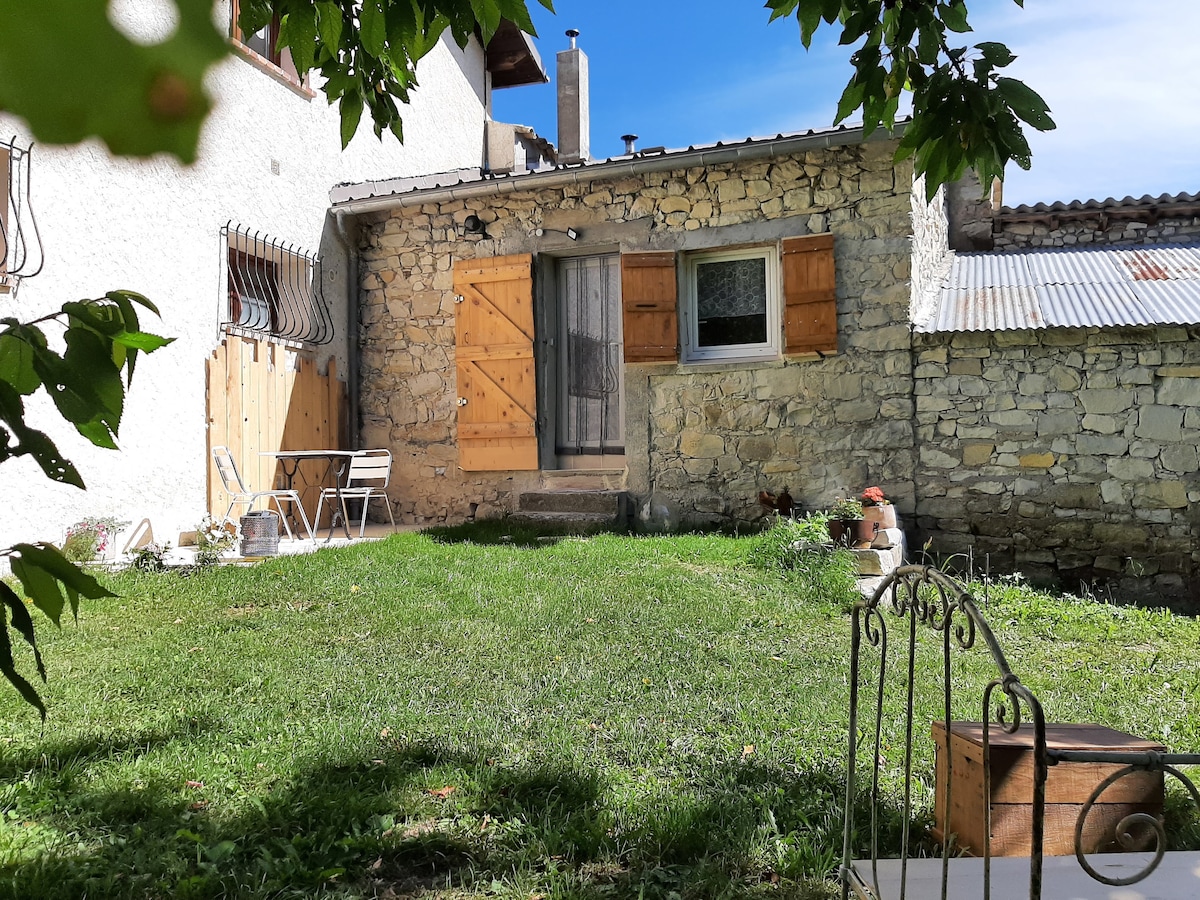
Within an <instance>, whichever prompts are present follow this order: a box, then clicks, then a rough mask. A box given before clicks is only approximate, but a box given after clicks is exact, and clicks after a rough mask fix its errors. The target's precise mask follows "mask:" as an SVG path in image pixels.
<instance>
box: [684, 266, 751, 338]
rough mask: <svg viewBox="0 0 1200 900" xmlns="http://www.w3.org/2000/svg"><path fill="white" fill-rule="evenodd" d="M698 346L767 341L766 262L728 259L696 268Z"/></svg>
mask: <svg viewBox="0 0 1200 900" xmlns="http://www.w3.org/2000/svg"><path fill="white" fill-rule="evenodd" d="M696 319H697V325H698V329H697V330H698V332H699V333H698V341H699V346H701V347H722V346H728V345H731V344H761V343H763V342H765V341H766V339H767V261H766V260H765V259H763V258H762V257H756V258H752V259H727V260H719V261H714V262H702V263H700V264H698V265H697V266H696Z"/></svg>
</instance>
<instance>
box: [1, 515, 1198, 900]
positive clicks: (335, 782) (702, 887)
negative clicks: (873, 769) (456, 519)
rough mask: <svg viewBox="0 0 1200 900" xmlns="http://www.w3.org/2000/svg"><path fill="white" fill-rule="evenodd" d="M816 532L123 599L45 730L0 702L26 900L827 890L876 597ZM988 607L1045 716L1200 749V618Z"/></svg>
mask: <svg viewBox="0 0 1200 900" xmlns="http://www.w3.org/2000/svg"><path fill="white" fill-rule="evenodd" d="M787 527H788V528H796V527H801V528H802V527H803V526H790V525H789V526H787ZM793 537H794V535H793V534H792V532H790V531H783V530H774V531H772V532H768V533H767V534H765V535H762V536H757V537H743V538H734V537H722V536H700V535H693V536H680V537H671V538H667V537H661V538H639V537H629V536H612V535H598V536H593V537H590V538H587V539H579V538H571V537H561V536H560V537H557V538H552V539H550V540H539V535H537V534H535V533H532V532H516V531H512V530H511V529H508V528H505V527H503V526H501V525H493V526H489V527H486V528H482V529H479V528H477V529H474V530H453V529H448V530H441V531H437V532H431V533H427V534H424V535H415V534H412V535H399V536H396V537H393V538H391V539H389V540H388V541H385V542H382V543H377V544H364V545H359V546H354V547H350V548H345V549H338V550H327V551H323V552H322V553H319V554H317V555H315V556H312V557H305V558H282V559H277V560H271V561H268V562H266V563H263V564H261V565H258V566H256V567H253V568H248V569H237V568H222V569H219V570H213V571H204V572H200V573H197V574H194V575H193V576H191V577H188V578H180V577H179V576H177V575H173V574H147V573H137V572H126V573H122V574H120V575H117V576H113V577H112V578H111V582H112V587H113V588H114V589H115V590H117V591H118V592H119V593H120V594H121V597H120V598H118V599H113V600H109V601H104V602H95V603H90V604H88V605H87V606H86V607H85V608H84V611H83V615H82V617H81V619H80V622H79V624H78V626H68V627H66V628H64V629H63V631H62V632H51V631H50V630H46V632H45V633H44V636H43V639H44V641H45V655H46V658H47V660H48V663H49V666H50V669H51V672H50V683H49V685H48V687H47V688H46V691H45V697H46V699H47V701H48V703H49V706H50V719H49V721H48V723H47V725H46V726H45V729H44V730H43V729H42V728H41V726H40V723H39V722H38V721H37V719H36V716H35V715H34V714H32V713H31V712H30V711H29V710H28V709H27V708H25V707H23V706H22V705H21V703H20V702H19V700H17V699H16V697H15V696H13V695H11V694H10V693H3V694H0V897H13V898H37V897H83V896H87V897H89V898H95V897H137V898H141V897H183V898H193V897H195V898H202V897H226V896H254V897H311V896H320V895H329V896H345V897H428V898H435V900H465V898H482V897H496V898H524V900H529V898H533V897H556V898H557V897H567V898H583V900H593V898H606V897H615V898H624V897H642V898H662V900H669V898H678V900H689V898H709V897H711V898H753V897H760V896H763V897H781V898H810V897H814V898H815V897H826V896H832V888H831V885H830V883H829V881H828V880H827V877H828V876H829V874H830V872H831V871H832V869H833V867H834V866H835V864H836V861H837V858H838V855H839V853H840V846H841V792H842V790H843V785H844V781H843V778H844V776H843V774H842V771H841V766H842V762H841V761H842V759H843V758H844V754H845V748H844V744H845V729H846V711H845V708H846V698H847V686H846V683H845V674H846V665H845V657H846V654H847V645H848V627H847V620H846V617H845V615H844V612H845V610H846V608H847V607H848V605H849V603H850V601H851V597H852V595H851V593H850V591H851V588H850V587H849V579H848V575H847V572H846V569H845V567H844V563H843V562H840V561H839V560H840V557H836V556H835V557H832V558H829V559H825V560H823V561H819V562H813V561H812V560H810V559H806V560H804V561H800V562H795V563H794V564H792V565H790V566H784V565H782V564H781V561H783V560H785V559H790V557H789V555H788V554H787V553H786V552H785V548H786V546H787V545H788V544H789V543H790V542H791V540H792V539H793ZM989 603H990V607H991V608H990V609H989V615H990V616H991V618H992V619H993V621H994V622H995V623H997V631H998V633H999V637H1000V640H1001V641H1002V642H1003V643H1005V646H1006V648H1008V649H1009V653H1010V657H1011V658H1012V659H1013V660H1014V663H1015V665H1016V667H1017V669H1018V671H1019V672H1021V673H1022V674H1023V675H1025V676H1026V680H1027V681H1028V682H1029V683H1031V685H1032V686H1033V687H1034V689H1035V690H1036V691H1038V692H1039V693H1040V694H1041V695H1042V697H1043V700H1044V702H1045V704H1046V706H1047V709H1048V711H1050V712H1051V714H1052V715H1053V717H1055V718H1058V719H1064V720H1078V721H1087V720H1096V721H1103V722H1105V723H1106V724H1110V725H1113V726H1114V727H1121V728H1127V729H1128V730H1132V731H1135V732H1137V733H1140V734H1143V735H1145V736H1150V737H1163V738H1167V739H1168V743H1169V744H1170V745H1171V746H1173V747H1178V748H1180V749H1183V748H1196V747H1200V725H1198V721H1197V714H1196V711H1195V705H1194V698H1195V697H1196V696H1197V695H1200V673H1197V671H1196V669H1195V666H1194V658H1195V649H1196V645H1197V641H1198V639H1200V630H1198V629H1197V626H1196V623H1195V622H1194V621H1193V620H1190V619H1185V618H1178V617H1172V616H1170V615H1167V614H1160V613H1149V612H1145V611H1140V610H1121V609H1117V608H1111V607H1104V606H1098V605H1096V604H1094V603H1091V604H1087V603H1085V602H1084V601H1071V600H1051V599H1049V598H1045V597H1041V596H1039V595H1033V594H1031V593H1029V592H1027V591H1023V590H1021V589H1019V588H1005V589H1004V590H1003V591H1000V590H996V589H993V590H992V591H991V592H990V601H989ZM21 662H26V663H27V661H26V660H22V661H21ZM966 677H969V678H977V677H979V678H982V677H984V676H983V675H982V674H981V673H975V672H968V674H967V676H966ZM1038 679H1041V683H1039V682H1038ZM1189 703H1191V704H1192V708H1191V709H1189V708H1188V704H1189ZM1080 717H1082V718H1080ZM1179 821H1180V823H1181V824H1180V826H1179V828H1177V829H1176V831H1177V832H1178V833H1179V834H1182V835H1183V839H1185V840H1186V839H1190V838H1191V837H1195V838H1196V839H1197V841H1198V845H1200V835H1195V834H1193V832H1194V831H1195V829H1194V827H1193V826H1190V825H1188V824H1187V819H1186V817H1184V816H1183V814H1181V818H1180V820H1179ZM1189 828H1191V829H1192V830H1190V831H1189V830H1188V829H1189Z"/></svg>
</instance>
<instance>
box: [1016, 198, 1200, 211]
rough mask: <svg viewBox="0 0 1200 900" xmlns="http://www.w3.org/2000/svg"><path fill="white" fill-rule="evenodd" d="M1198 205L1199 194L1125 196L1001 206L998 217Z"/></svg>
mask: <svg viewBox="0 0 1200 900" xmlns="http://www.w3.org/2000/svg"><path fill="white" fill-rule="evenodd" d="M1197 203H1200V193H1195V194H1186V193H1184V194H1161V195H1160V196H1158V197H1151V196H1150V195H1149V194H1144V195H1143V196H1141V197H1129V196H1126V197H1124V198H1122V199H1121V200H1116V199H1114V198H1112V197H1109V198H1107V199H1105V200H1072V201H1070V202H1069V203H1068V202H1064V201H1061V200H1060V201H1058V202H1057V203H1034V204H1022V205H1020V206H1003V207H1001V208H1000V215H1002V216H1011V215H1034V214H1042V213H1074V212H1097V213H1098V212H1104V211H1109V212H1128V211H1133V210H1139V209H1148V208H1152V207H1157V208H1159V209H1161V210H1162V211H1163V212H1169V210H1170V207H1173V206H1193V205H1195V204H1197Z"/></svg>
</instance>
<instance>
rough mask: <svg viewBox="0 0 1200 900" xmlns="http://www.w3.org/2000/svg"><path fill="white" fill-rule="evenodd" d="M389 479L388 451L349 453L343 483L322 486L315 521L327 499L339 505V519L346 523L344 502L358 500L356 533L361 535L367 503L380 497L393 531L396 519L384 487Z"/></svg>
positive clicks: (365, 521)
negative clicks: (348, 465)
mask: <svg viewBox="0 0 1200 900" xmlns="http://www.w3.org/2000/svg"><path fill="white" fill-rule="evenodd" d="M391 478H392V454H391V451H389V450H364V451H363V452H362V453H360V454H358V455H357V456H352V457H351V458H350V467H349V469H348V470H347V472H346V483H345V484H344V485H340V486H338V487H327V488H322V489H321V499H320V500H318V501H317V521H318V522H320V521H321V505H322V504H323V503H324V502H325V501H326V500H328V501H329V502H330V503H340V504H341V508H342V521H343V522H346V523H347V524H349V522H350V514H349V513H348V512H347V511H346V501H347V500H361V501H362V519H361V520H360V521H359V523H358V536H359V537H362V536H363V535H364V534H365V533H366V529H367V505H368V504H369V503H370V502H371V501H372V500H382V501H383V505H384V507H385V508H386V509H387V514H388V520H389V521H390V522H391V523H392V531H395V530H396V518H395V516H393V515H392V501H391V500H389V499H388V495H387V486H388V482H389V481H391Z"/></svg>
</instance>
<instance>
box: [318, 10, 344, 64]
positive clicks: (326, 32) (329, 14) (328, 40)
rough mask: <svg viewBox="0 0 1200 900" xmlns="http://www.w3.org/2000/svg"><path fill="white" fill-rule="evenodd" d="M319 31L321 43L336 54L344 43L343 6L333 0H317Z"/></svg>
mask: <svg viewBox="0 0 1200 900" xmlns="http://www.w3.org/2000/svg"><path fill="white" fill-rule="evenodd" d="M317 31H318V32H319V33H320V35H321V43H323V44H324V45H325V48H326V49H327V50H328V51H329V52H330V53H332V54H335V55H336V54H337V52H338V48H339V47H340V46H341V43H342V8H341V6H339V5H338V4H337V3H334V2H333V0H317Z"/></svg>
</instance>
